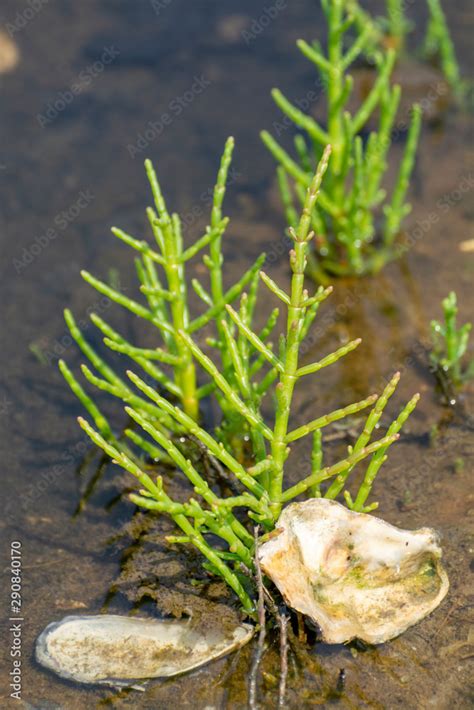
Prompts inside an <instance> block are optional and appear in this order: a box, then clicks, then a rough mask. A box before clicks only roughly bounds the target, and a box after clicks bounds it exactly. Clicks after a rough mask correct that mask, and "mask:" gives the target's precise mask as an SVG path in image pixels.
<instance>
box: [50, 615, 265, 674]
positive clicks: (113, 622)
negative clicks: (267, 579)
mask: <svg viewBox="0 0 474 710" xmlns="http://www.w3.org/2000/svg"><path fill="white" fill-rule="evenodd" d="M253 630H254V628H253V626H250V625H249V624H241V625H239V626H236V627H235V628H234V629H232V630H230V631H225V630H224V629H221V628H220V627H219V624H216V625H215V626H212V628H207V629H206V630H205V631H202V630H197V629H195V628H193V626H192V624H191V622H190V621H183V620H174V619H173V620H161V619H144V618H138V617H127V616H118V615H112V614H110V615H100V616H66V617H65V618H64V619H62V621H58V622H53V623H51V624H49V625H48V626H47V627H46V628H45V629H44V631H43V632H42V633H41V634H40V636H39V637H38V639H37V641H36V660H37V661H38V662H39V663H40V664H41V665H43V666H45V667H46V668H49V669H50V670H52V671H54V672H55V673H57V674H58V675H60V676H61V677H62V678H67V679H68V680H74V681H77V682H79V683H94V684H95V683H99V684H101V683H102V684H106V685H113V686H133V684H134V682H135V683H136V682H137V681H140V680H143V679H148V678H165V677H169V676H173V675H177V674H178V673H184V672H186V671H189V670H191V669H193V668H197V667H198V666H201V665H203V664H204V663H207V662H208V661H211V660H213V659H216V658H220V657H221V656H224V655H226V654H227V653H230V652H231V651H233V650H235V649H237V648H240V647H241V646H243V645H244V644H245V643H247V641H249V639H250V638H251V636H252V634H253Z"/></svg>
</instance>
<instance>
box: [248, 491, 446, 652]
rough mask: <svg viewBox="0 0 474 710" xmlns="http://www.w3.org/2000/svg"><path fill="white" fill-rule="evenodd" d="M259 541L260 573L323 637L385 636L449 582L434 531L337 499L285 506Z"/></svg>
mask: <svg viewBox="0 0 474 710" xmlns="http://www.w3.org/2000/svg"><path fill="white" fill-rule="evenodd" d="M276 530H277V533H278V534H276V535H275V537H272V538H271V539H269V540H268V541H267V542H265V543H264V544H262V545H261V547H260V550H259V558H260V562H261V565H262V568H263V570H264V572H265V573H266V574H267V575H268V576H269V577H270V578H271V579H272V580H273V582H274V583H275V584H276V586H277V587H278V589H279V590H280V592H281V593H282V595H283V597H284V598H285V600H286V602H287V604H288V605H289V606H291V607H293V608H294V609H296V610H297V611H300V612H302V613H303V614H306V615H307V616H309V617H310V618H311V619H312V620H313V621H314V622H316V623H317V624H318V625H319V627H320V628H321V632H322V635H323V639H324V640H325V641H327V642H328V643H343V642H346V641H350V640H351V639H353V638H359V639H362V640H363V641H366V642H367V643H372V644H376V643H383V642H384V641H387V640H388V639H391V638H394V637H395V636H398V635H399V634H401V633H402V632H403V631H405V630H406V629H407V628H408V627H410V626H412V625H413V624H416V623H417V622H418V621H420V619H423V617H425V616H426V615H427V614H429V613H430V612H432V611H433V609H435V608H436V607H437V606H438V604H440V603H441V601H442V600H443V598H444V597H445V595H446V593H447V591H448V587H449V582H448V577H447V574H446V572H445V571H444V569H443V567H442V565H441V562H440V558H441V548H440V547H439V545H438V537H437V534H436V532H435V531H434V530H431V529H430V528H421V529H420V530H413V531H411V530H401V529H399V528H396V527H394V526H393V525H390V524H389V523H386V522H385V521H384V520H380V519H379V518H376V517H374V516H372V515H366V514H364V513H355V512H353V511H351V510H348V509H347V508H346V507H345V506H343V505H341V504H340V503H337V502H336V501H332V500H326V499H324V498H313V499H310V500H307V501H304V502H303V503H293V504H291V505H289V506H288V507H287V508H285V510H284V511H283V513H282V514H281V516H280V519H279V521H278V523H277V528H276Z"/></svg>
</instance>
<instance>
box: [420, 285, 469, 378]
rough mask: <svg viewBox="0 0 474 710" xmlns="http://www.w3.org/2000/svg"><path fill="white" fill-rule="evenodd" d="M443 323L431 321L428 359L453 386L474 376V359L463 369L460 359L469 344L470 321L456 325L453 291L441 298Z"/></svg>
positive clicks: (455, 305) (456, 313)
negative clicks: (431, 346) (430, 344)
mask: <svg viewBox="0 0 474 710" xmlns="http://www.w3.org/2000/svg"><path fill="white" fill-rule="evenodd" d="M442 305H443V313H444V323H443V324H442V323H439V322H438V321H437V320H433V321H431V339H432V343H433V350H432V351H431V353H430V359H431V363H432V365H433V367H434V368H435V369H437V368H440V369H441V370H442V371H443V372H444V373H445V374H446V375H447V377H448V378H449V380H450V381H451V383H452V384H453V385H454V386H455V387H460V386H461V385H462V384H463V382H466V381H467V380H469V379H471V378H473V377H474V359H473V360H471V362H470V363H469V364H468V366H467V367H466V368H465V369H464V368H463V366H462V359H463V357H464V355H465V353H466V350H467V346H468V344H469V335H470V332H471V328H472V323H465V324H464V325H463V326H461V327H460V328H458V327H457V322H456V321H457V315H458V306H457V301H456V294H455V293H454V291H451V293H450V294H449V295H448V296H447V297H446V298H445V299H444V300H443V304H442Z"/></svg>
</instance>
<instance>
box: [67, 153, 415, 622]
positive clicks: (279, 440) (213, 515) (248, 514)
mask: <svg viewBox="0 0 474 710" xmlns="http://www.w3.org/2000/svg"><path fill="white" fill-rule="evenodd" d="M329 152H330V150H329V148H327V149H326V150H325V152H324V153H323V157H322V160H321V162H320V164H319V167H318V170H317V172H316V175H315V176H313V179H312V181H311V183H310V185H309V188H308V189H307V190H306V194H305V198H304V205H303V211H302V215H301V217H300V219H299V221H298V223H297V225H296V228H295V229H292V230H291V232H290V234H291V238H292V241H293V249H292V250H291V252H290V267H291V271H292V277H291V287H290V289H289V292H288V293H287V292H286V291H284V290H283V289H281V288H280V287H279V286H278V285H277V284H276V283H275V281H273V279H271V278H270V276H268V275H267V274H266V273H264V272H261V273H260V278H261V280H262V282H263V283H264V285H265V286H266V287H267V288H268V289H269V290H270V292H271V293H272V294H273V295H274V296H275V297H276V299H277V300H278V301H280V306H282V307H283V309H284V312H285V314H286V328H285V330H284V333H282V335H281V337H280V342H279V348H278V352H274V350H273V348H272V346H271V344H270V343H268V342H264V340H263V339H262V338H261V337H260V335H259V334H258V333H257V332H255V331H254V330H253V329H252V327H251V322H250V321H249V319H248V309H247V304H248V298H247V297H246V296H243V297H242V302H241V305H240V309H239V310H234V309H233V308H232V307H231V306H230V305H228V306H227V312H228V315H229V318H230V322H229V321H226V320H225V319H222V318H221V326H222V328H223V330H224V332H225V338H226V342H227V351H228V352H229V354H230V358H231V360H232V367H230V368H229V367H228V368H220V367H219V365H218V361H217V357H216V358H214V357H209V355H208V354H206V353H205V352H204V351H203V350H202V349H201V347H200V346H199V345H198V344H197V343H196V342H195V340H194V338H193V336H192V334H190V333H189V332H186V331H184V330H182V331H180V332H179V334H178V336H179V337H181V338H182V340H183V342H184V343H185V344H186V345H187V347H188V348H189V349H190V350H191V352H192V354H193V356H194V358H195V361H196V362H197V363H199V365H200V367H201V368H202V369H203V370H204V371H205V372H206V373H207V374H208V375H209V376H210V377H211V379H212V381H213V382H214V384H215V387H216V389H217V390H218V391H219V392H220V393H221V394H222V396H223V397H225V398H226V399H227V401H228V403H229V404H230V405H231V406H232V407H233V408H234V409H235V411H236V412H237V413H238V414H239V416H240V417H241V418H242V420H243V421H245V422H247V423H248V425H249V427H250V432H251V457H249V458H250V460H249V461H246V462H245V463H242V462H241V461H239V460H238V458H236V456H235V455H234V453H233V451H231V450H230V449H229V448H228V447H226V446H224V445H223V443H222V442H221V441H219V440H218V439H216V438H215V437H214V436H213V435H212V434H211V433H210V432H209V431H207V430H206V429H205V428H204V426H201V425H200V424H199V423H197V422H196V421H195V420H194V419H193V418H192V417H190V416H189V414H188V413H186V411H185V410H184V408H183V406H182V405H176V406H175V405H173V404H172V403H171V402H170V401H169V400H168V398H167V397H166V396H162V395H161V394H160V393H158V392H157V390H156V389H155V388H153V387H150V386H149V385H148V384H146V382H144V381H143V380H142V379H141V378H140V377H138V376H137V375H136V374H134V373H133V372H129V373H128V376H129V378H130V380H131V382H132V383H133V384H134V385H135V386H136V388H137V389H138V391H139V392H140V395H141V396H145V397H146V398H148V400H149V401H150V403H151V404H152V405H153V406H155V407H157V408H158V410H159V411H160V412H161V413H162V414H163V416H166V417H169V418H171V419H173V420H174V421H176V423H177V424H178V425H179V426H180V427H181V430H182V431H183V432H184V433H185V436H189V437H192V438H193V439H194V440H197V441H199V442H200V444H201V446H202V447H203V448H204V449H205V450H206V451H207V455H208V457H209V458H210V459H214V460H215V461H217V462H218V464H219V465H220V466H221V467H223V468H225V469H226V472H227V473H228V475H232V476H233V477H234V478H235V483H236V486H237V488H238V490H237V491H236V493H235V495H232V496H229V497H220V496H219V495H218V494H217V493H216V492H215V489H214V488H211V486H210V482H209V481H208V480H207V479H206V474H205V467H204V468H203V467H201V466H200V463H199V461H198V462H196V461H191V460H190V459H189V458H186V456H185V455H183V453H182V450H181V448H180V447H179V446H178V445H177V443H176V439H175V438H173V437H170V436H167V435H166V434H165V433H163V432H162V431H161V429H160V427H158V426H156V425H155V424H154V423H153V422H152V421H151V420H150V418H149V417H147V416H145V415H144V414H143V413H142V412H140V411H139V410H138V409H137V408H136V407H135V406H134V405H133V403H132V404H131V406H128V407H127V408H126V410H127V412H128V414H129V416H130V417H131V419H133V420H134V421H135V422H136V423H137V425H139V426H140V427H141V429H142V430H143V432H144V436H147V437H149V440H151V441H152V442H153V446H155V447H157V448H158V449H160V450H161V451H163V452H164V453H165V454H166V455H167V456H168V457H169V458H170V459H171V460H172V461H173V462H174V464H175V466H176V468H177V469H179V470H180V471H181V472H182V473H183V474H184V476H185V477H186V479H187V480H188V482H189V485H190V487H191V488H192V491H193V493H192V494H191V496H190V497H189V499H188V500H187V501H185V502H178V501H176V500H173V499H172V498H171V497H170V495H169V493H168V492H167V491H166V483H165V481H164V479H163V477H162V476H158V478H156V479H155V478H154V477H152V475H151V474H150V472H149V471H148V472H145V471H144V470H143V468H141V467H140V466H138V465H137V464H136V463H135V462H134V461H133V460H132V459H131V458H130V457H129V456H128V455H127V453H126V452H124V451H120V450H119V449H118V448H117V447H115V446H114V445H113V444H111V443H110V442H109V441H107V440H106V439H105V437H104V436H102V435H101V433H100V432H98V431H96V430H95V429H94V428H93V427H92V426H91V425H90V424H89V423H88V422H86V421H84V420H83V419H80V420H79V421H80V425H81V426H82V428H83V429H84V430H85V431H86V432H87V434H88V435H89V436H90V438H91V439H92V440H93V441H94V442H95V443H96V444H97V445H98V446H99V447H101V448H102V449H103V450H104V451H105V452H106V453H107V454H109V456H110V457H111V458H112V459H113V460H114V461H115V463H117V464H119V465H120V466H121V467H123V468H124V469H125V470H127V471H129V472H130V473H131V474H132V475H134V476H135V477H136V478H137V479H138V481H139V483H140V485H141V489H140V490H139V491H138V492H137V493H135V494H133V495H132V496H131V499H132V501H134V502H135V503H136V504H137V505H139V506H142V507H143V508H146V509H148V510H151V511H155V512H159V513H165V514H167V515H168V516H170V517H171V518H172V519H173V520H174V522H175V523H176V526H177V527H178V528H180V530H181V534H180V535H177V536H173V537H172V538H169V539H170V541H171V542H174V543H183V544H192V545H194V546H195V547H196V548H197V549H198V550H200V552H201V553H202V554H203V555H204V557H205V558H206V561H205V563H204V566H205V567H206V569H208V570H210V571H211V572H213V573H215V574H216V575H219V576H220V577H222V579H224V580H225V582H226V583H227V584H228V585H229V587H230V588H231V589H232V590H233V591H234V592H235V593H236V594H237V596H238V597H239V599H240V602H241V604H242V606H243V608H244V609H245V611H246V612H247V613H249V614H253V613H254V606H255V604H254V591H253V589H252V588H251V585H250V582H249V578H248V577H246V576H245V575H242V573H241V565H242V564H243V565H245V567H246V568H250V569H252V568H253V559H254V536H253V535H252V533H251V528H252V526H253V525H255V524H256V523H257V524H258V525H259V526H260V527H261V529H263V531H264V532H265V533H268V532H271V531H272V530H273V528H274V526H275V522H276V521H277V519H278V517H279V515H280V511H281V508H282V506H283V505H285V504H286V503H288V502H289V501H291V500H293V499H294V498H296V497H297V496H300V495H309V496H326V497H329V498H333V499H334V498H336V497H337V496H338V495H339V494H340V493H343V494H344V497H345V500H346V503H347V504H348V505H349V507H350V508H352V509H353V510H356V511H364V512H369V511H370V510H373V509H374V508H375V507H376V505H377V504H376V503H371V504H370V503H369V504H368V503H367V499H368V496H369V494H370V492H371V489H372V485H373V482H374V479H375V476H376V474H377V473H378V471H379V469H380V466H381V465H382V464H383V462H384V461H385V460H386V458H387V449H388V448H389V446H390V445H391V444H392V443H393V442H394V441H396V439H397V438H398V436H399V431H400V429H401V427H402V425H403V423H404V422H405V420H406V419H407V417H408V416H409V415H410V413H411V412H412V411H413V409H414V407H415V406H416V403H417V401H418V395H415V396H414V397H413V398H412V399H411V401H410V402H409V403H408V404H407V405H406V406H405V407H404V408H403V410H402V411H401V413H400V415H399V416H398V417H397V418H396V419H395V421H394V422H393V423H392V424H391V425H390V427H389V429H388V431H387V433H386V434H385V436H382V437H381V438H379V439H377V440H375V441H373V440H372V436H373V434H374V431H375V429H376V427H377V425H378V423H379V420H380V417H381V415H382V412H383V411H384V408H385V406H386V404H387V401H388V399H389V397H391V395H392V394H393V392H394V390H395V388H396V385H397V383H398V380H399V373H397V374H396V375H395V376H394V377H393V378H392V379H391V380H390V382H389V383H388V384H387V386H386V387H385V390H384V391H383V393H382V394H381V396H380V397H377V395H371V396H369V397H367V398H365V399H363V400H362V401H360V402H356V403H354V404H350V405H349V406H346V407H343V408H341V409H336V410H335V411H332V412H330V413H328V414H325V415H321V416H318V417H317V418H316V419H313V420H312V421H309V422H307V423H305V424H303V425H300V426H296V427H295V426H294V424H293V422H292V421H291V420H292V418H293V417H292V402H293V394H294V389H295V386H296V385H297V384H298V382H299V381H300V380H302V379H306V378H307V377H308V376H310V375H312V374H313V373H316V372H318V371H319V370H321V369H323V368H325V367H327V366H328V365H331V364H332V363H335V362H337V361H338V360H339V359H340V358H342V357H344V356H345V355H347V354H348V353H350V352H351V351H352V350H354V348H356V347H357V346H358V345H359V343H360V340H359V339H357V340H354V341H351V342H348V343H347V344H345V345H343V346H342V347H340V348H339V349H338V350H336V351H335V352H333V353H331V354H329V355H326V356H324V357H322V358H321V359H320V360H319V361H317V362H313V363H311V364H305V365H302V364H301V362H300V356H301V346H302V345H303V342H304V341H305V339H306V338H307V335H308V332H309V329H310V327H311V325H312V323H313V321H314V319H315V317H316V314H317V311H318V308H319V306H320V304H321V303H322V301H324V300H325V299H326V298H327V296H328V295H329V293H330V292H331V289H330V288H326V289H324V288H323V287H319V289H318V290H316V292H315V293H314V294H312V295H311V294H309V293H308V291H307V290H306V289H305V288H304V277H305V267H306V259H307V255H308V250H309V248H310V243H311V240H312V239H313V234H312V232H311V231H310V226H311V220H312V214H313V212H314V205H315V203H316V200H317V197H318V193H319V191H320V185H321V181H322V178H323V175H324V173H325V171H326V168H327V163H328V159H329ZM319 194H320V193H319ZM219 351H220V352H222V351H221V350H220V349H218V352H219ZM231 374H233V376H232V377H230V375H231ZM270 390H272V392H273V396H274V401H275V403H276V404H275V410H274V413H273V414H272V415H271V416H270V418H269V417H265V416H264V414H263V412H262V408H261V406H260V402H261V399H262V396H263V394H264V393H265V392H268V391H270ZM369 408H371V411H370V413H369V415H368V417H367V419H366V421H365V424H364V426H363V429H362V432H361V434H360V436H359V437H358V439H357V440H356V442H355V444H354V445H353V446H351V447H350V448H349V451H348V453H347V456H346V457H345V458H343V459H342V460H340V461H337V462H336V463H331V464H329V463H323V452H322V437H321V431H322V429H323V428H324V427H326V426H328V425H329V424H331V423H332V422H336V421H338V420H340V419H342V418H344V417H346V416H348V415H351V414H354V413H356V412H360V411H362V410H364V409H369ZM307 435H308V436H312V437H313V446H312V456H311V469H309V467H308V469H307V470H306V471H305V475H303V476H302V477H301V478H300V480H297V481H296V482H294V483H292V484H290V483H289V482H288V470H289V467H290V465H291V464H290V460H289V455H290V451H291V447H292V445H293V442H296V441H298V440H300V439H301V438H302V437H304V436H307ZM363 459H368V462H369V463H368V466H367V468H366V470H365V473H364V474H363V475H362V482H361V484H360V486H359V487H358V490H357V492H356V494H355V495H354V497H352V496H351V495H350V494H349V492H348V490H347V484H348V478H349V476H350V474H351V472H352V471H353V470H354V468H355V467H356V465H357V464H358V463H359V462H361V461H362V460H363ZM297 467H298V464H296V468H297ZM293 468H295V465H294V464H293ZM300 468H303V469H304V467H301V466H300Z"/></svg>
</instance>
